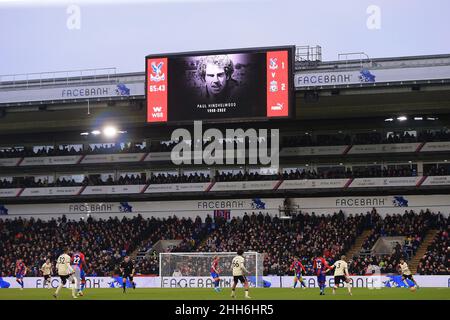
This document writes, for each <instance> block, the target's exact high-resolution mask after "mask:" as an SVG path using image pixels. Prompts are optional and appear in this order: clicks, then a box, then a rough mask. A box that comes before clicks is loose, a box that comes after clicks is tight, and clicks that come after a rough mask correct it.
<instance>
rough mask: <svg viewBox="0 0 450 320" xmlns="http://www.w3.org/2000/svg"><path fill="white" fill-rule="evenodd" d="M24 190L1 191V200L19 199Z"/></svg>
mask: <svg viewBox="0 0 450 320" xmlns="http://www.w3.org/2000/svg"><path fill="white" fill-rule="evenodd" d="M21 191H22V188H11V189H0V198H11V197H18V196H19V194H20V192H21Z"/></svg>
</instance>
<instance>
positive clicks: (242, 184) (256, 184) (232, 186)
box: [210, 180, 279, 192]
mask: <svg viewBox="0 0 450 320" xmlns="http://www.w3.org/2000/svg"><path fill="white" fill-rule="evenodd" d="M278 184H279V181H278V180H274V181H236V182H216V183H215V184H214V185H213V187H212V188H211V190H210V191H213V192H214V191H236V190H274V189H276V186H277V185H278Z"/></svg>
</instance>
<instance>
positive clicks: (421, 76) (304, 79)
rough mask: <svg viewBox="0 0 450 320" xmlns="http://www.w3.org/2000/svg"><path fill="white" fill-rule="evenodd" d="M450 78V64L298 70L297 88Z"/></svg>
mask: <svg viewBox="0 0 450 320" xmlns="http://www.w3.org/2000/svg"><path fill="white" fill-rule="evenodd" d="M441 79H450V66H431V67H408V68H391V69H374V68H367V69H366V68H363V69H360V70H343V71H334V70H333V71H321V72H302V71H300V72H297V73H296V74H295V77H294V85H295V87H296V88H305V87H321V86H342V85H360V84H375V83H387V82H403V81H424V80H441Z"/></svg>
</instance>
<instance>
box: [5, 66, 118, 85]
mask: <svg viewBox="0 0 450 320" xmlns="http://www.w3.org/2000/svg"><path fill="white" fill-rule="evenodd" d="M116 78H117V72H116V68H96V69H82V70H65V71H50V72H34V73H21V74H5V75H0V87H8V88H16V87H27V88H28V87H29V86H33V87H36V86H39V87H41V86H42V85H57V84H65V85H68V84H69V83H70V84H73V83H77V84H79V83H84V82H92V81H97V80H99V79H104V80H105V81H108V82H109V81H116Z"/></svg>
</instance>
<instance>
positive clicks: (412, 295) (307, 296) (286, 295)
mask: <svg viewBox="0 0 450 320" xmlns="http://www.w3.org/2000/svg"><path fill="white" fill-rule="evenodd" d="M325 292H326V295H325V296H320V295H319V289H306V290H303V289H291V288H289V289H288V288H282V289H280V288H264V289H263V288H258V289H250V296H251V297H252V300H450V288H420V289H418V290H417V291H416V292H411V291H409V290H408V289H405V288H384V289H372V290H370V289H363V288H354V289H353V296H349V295H348V293H347V290H344V289H340V290H338V291H337V293H336V295H332V293H331V289H330V288H327V289H326V291H325ZM53 293H54V290H53V289H51V290H49V289H25V290H19V289H0V300H54V298H53V296H52V294H53ZM230 293H231V289H229V288H227V289H224V290H223V291H222V292H220V293H216V292H214V291H213V289H179V288H177V289H159V288H146V289H136V290H133V289H131V290H130V289H128V290H127V293H125V294H124V293H122V289H86V290H85V292H84V296H83V297H79V298H78V300H188V299H190V300H219V301H220V300H233V299H232V298H231V297H230ZM236 293H237V298H236V299H237V300H244V291H243V289H240V288H238V289H237V291H236ZM58 299H59V300H72V296H71V290H69V289H64V290H61V292H60V296H59V297H58Z"/></svg>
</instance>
